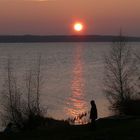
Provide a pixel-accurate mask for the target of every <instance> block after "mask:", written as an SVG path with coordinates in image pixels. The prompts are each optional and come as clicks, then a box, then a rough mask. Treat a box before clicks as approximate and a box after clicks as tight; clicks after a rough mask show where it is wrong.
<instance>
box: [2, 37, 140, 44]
mask: <svg viewBox="0 0 140 140" xmlns="http://www.w3.org/2000/svg"><path fill="white" fill-rule="evenodd" d="M118 39H119V36H112V35H46V36H41V35H0V43H38V42H40V43H41V42H42V43H43V42H44V43H45V42H112V41H117V40H118ZM125 40H126V41H127V42H140V37H130V36H125Z"/></svg>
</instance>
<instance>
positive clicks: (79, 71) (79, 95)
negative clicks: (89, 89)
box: [67, 46, 87, 117]
mask: <svg viewBox="0 0 140 140" xmlns="http://www.w3.org/2000/svg"><path fill="white" fill-rule="evenodd" d="M83 49H84V48H83V47H82V46H77V48H76V50H75V54H74V66H73V73H72V82H71V91H72V94H71V96H70V97H69V99H68V105H69V107H68V108H67V115H69V116H71V117H75V116H78V115H79V114H81V113H84V112H86V107H87V105H86V102H85V99H84V98H85V92H84V78H83V57H82V54H83Z"/></svg>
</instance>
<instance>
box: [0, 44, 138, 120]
mask: <svg viewBox="0 0 140 140" xmlns="http://www.w3.org/2000/svg"><path fill="white" fill-rule="evenodd" d="M129 45H130V46H132V47H133V48H135V49H138V50H140V43H130V44H129ZM110 46H111V43H12V44H0V77H1V78H0V84H1V87H2V84H3V78H4V67H5V64H6V61H7V58H8V57H9V56H10V57H11V58H12V60H13V63H14V67H15V70H16V71H17V74H18V76H19V77H22V76H23V75H24V73H25V72H26V71H27V70H28V69H30V67H33V66H34V63H35V62H36V61H35V60H36V59H37V58H38V56H39V55H40V54H41V72H42V75H43V81H44V84H43V87H42V91H41V93H42V94H41V103H42V105H43V106H44V107H45V108H47V113H48V115H49V116H51V117H54V118H57V119H66V118H68V117H74V116H76V115H78V114H80V113H82V112H85V111H88V110H89V109H90V100H92V99H94V100H95V101H96V104H97V109H98V114H99V117H105V116H108V115H110V112H109V110H108V105H109V104H108V102H107V99H106V98H105V96H104V93H103V75H104V63H103V55H104V54H105V53H108V51H109V47H110ZM21 79H22V78H21ZM1 89H2V88H1Z"/></svg>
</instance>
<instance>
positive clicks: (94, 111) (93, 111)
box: [90, 100, 97, 129]
mask: <svg viewBox="0 0 140 140" xmlns="http://www.w3.org/2000/svg"><path fill="white" fill-rule="evenodd" d="M90 104H91V110H90V119H91V128H92V129H96V124H95V120H96V119H97V108H96V104H95V102H94V100H92V101H91V102H90Z"/></svg>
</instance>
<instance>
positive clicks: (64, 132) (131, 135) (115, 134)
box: [0, 117, 140, 140]
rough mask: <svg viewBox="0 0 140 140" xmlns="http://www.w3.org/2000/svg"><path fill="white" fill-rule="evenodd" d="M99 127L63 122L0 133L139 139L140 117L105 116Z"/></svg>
mask: <svg viewBox="0 0 140 140" xmlns="http://www.w3.org/2000/svg"><path fill="white" fill-rule="evenodd" d="M96 123H97V129H96V130H91V129H90V126H89V124H86V125H66V124H65V125H64V124H63V123H61V122H58V123H57V124H55V123H54V124H55V125H54V124H53V125H52V126H51V127H46V128H42V129H39V130H32V131H30V132H29V131H28V132H20V133H19V132H18V133H13V134H8V135H4V134H1V135H0V139H1V140H2V139H4V140H8V139H10V140H11V139H12V140H27V139H29V140H45V139H46V140H139V139H140V134H139V130H140V118H131V117H130V118H104V119H99V120H97V122H96Z"/></svg>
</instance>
